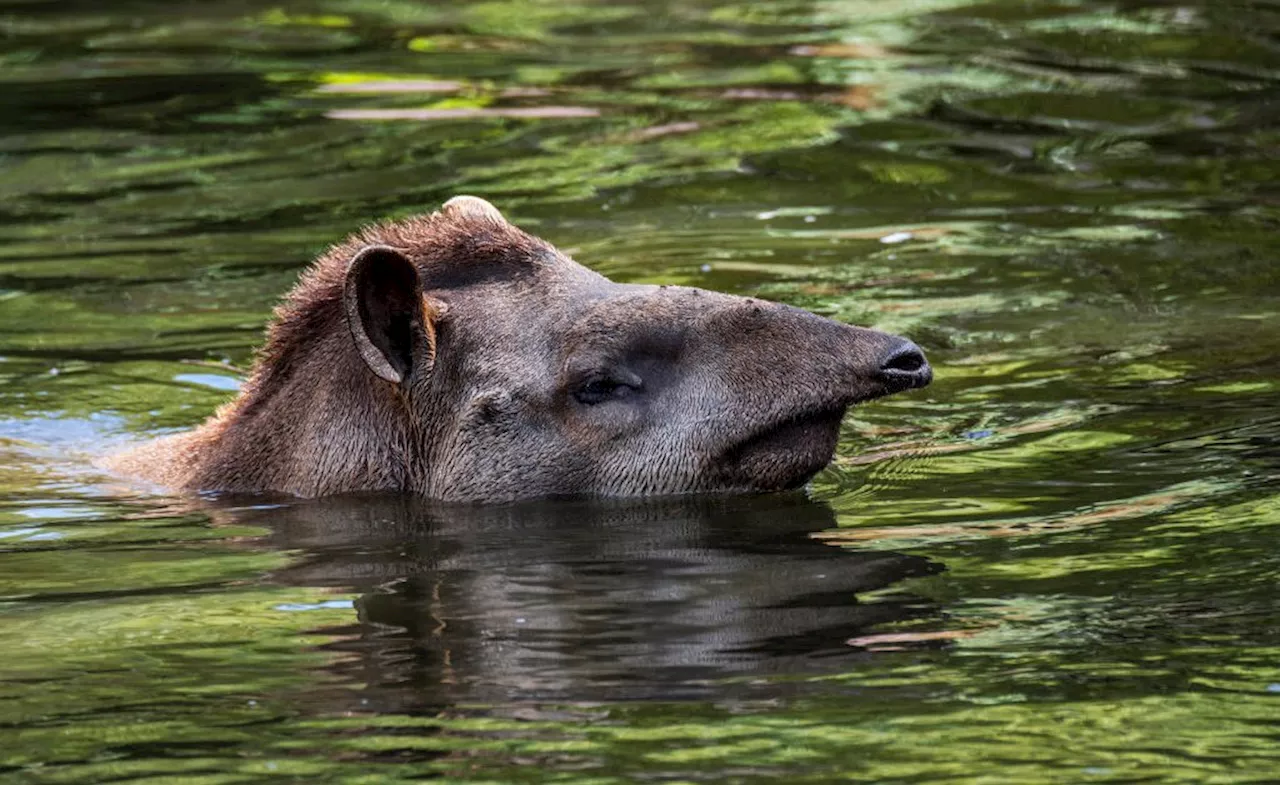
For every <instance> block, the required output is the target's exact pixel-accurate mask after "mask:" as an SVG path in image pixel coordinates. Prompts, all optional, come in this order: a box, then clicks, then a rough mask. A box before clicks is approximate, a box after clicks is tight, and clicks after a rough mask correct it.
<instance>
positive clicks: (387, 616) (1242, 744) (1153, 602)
mask: <svg viewBox="0 0 1280 785" xmlns="http://www.w3.org/2000/svg"><path fill="white" fill-rule="evenodd" d="M117 5H118V7H117ZM1278 30H1280V15H1278V13H1277V10H1276V8H1275V7H1274V5H1273V4H1267V3H1245V2H1207V0H1203V1H1199V2H1197V1H1193V0H1188V2H1184V3H1181V4H1172V5H1170V4H1150V3H1148V4H1142V3H1136V4H1135V3H1129V4H1120V5H1115V4H1104V3H1099V2H1090V1H1088V0H1081V1H1078V2H1076V1H1073V2H1059V1H1058V0H1035V1H1034V2H1012V1H1007V0H992V1H991V2H971V1H969V0H915V1H910V2H908V1H906V0H903V1H901V2H899V1H898V0H893V1H892V2H863V1H862V0H814V1H813V2H798V3H781V2H763V3H736V4H735V3H707V2H700V3H693V4H688V3H686V4H675V3H661V2H645V3H635V2H631V3H626V2H624V3H590V2H567V3H558V4H556V3H543V2H503V1H501V0H499V1H497V2H459V3H449V4H425V3H417V2H400V1H399V0H302V1H301V2H291V3H285V4H283V5H282V4H279V3H276V4H271V3H260V2H256V1H255V0H237V1H236V2H230V1H227V2H222V1H220V2H207V3H201V4H195V5H192V4H183V5H181V7H179V6H175V5H174V4H168V3H158V2H145V1H144V2H135V3H128V4H116V5H112V4H92V3H84V2H67V3H54V2H41V1H40V0H33V1H29V2H23V1H22V0H16V1H14V0H11V1H9V2H5V1H4V0H0V110H3V111H0V196H3V199H0V630H2V634H0V663H2V664H0V726H3V728H4V731H3V732H2V733H0V781H3V782H6V783H7V782H14V783H24V784H25V783H96V782H106V781H112V782H182V783H210V784H212V783H256V782H267V781H295V782H307V783H322V782H335V783H336V782H398V781H415V780H419V779H422V778H424V777H432V776H434V777H445V778H448V779H449V780H450V781H459V782H461V781H468V782H470V781H474V782H525V781H583V782H586V781H590V782H597V783H603V782H624V781H634V780H637V779H650V780H663V781H672V782H676V781H679V782H688V781H697V780H709V781H717V782H719V781H733V782H746V781H763V780H776V781H783V782H829V781H832V780H835V779H852V780H857V781H868V782H955V783H962V782H964V783H967V782H975V783H976V782H984V783H1029V782H1116V783H1119V782H1136V781H1151V782H1161V783H1180V782H1185V783H1193V782H1194V783H1201V782H1223V783H1225V782H1266V781H1272V780H1274V778H1275V776H1276V775H1275V772H1277V771H1280V753H1278V752H1277V750H1280V732H1278V731H1277V727H1278V726H1277V724H1276V719H1277V717H1280V665H1278V663H1280V613H1278V611H1277V608H1280V603H1278V602H1277V589H1276V587H1277V585H1280V550H1278V549H1277V547H1276V533H1277V531H1278V530H1277V526H1280V406H1278V405H1280V360H1278V359H1277V358H1280V276H1278V275H1277V253H1278V252H1280V242H1278V241H1277V239H1276V238H1277V236H1278V235H1277V231H1276V230H1277V226H1280V191H1277V188H1276V183H1277V182H1280V155H1278V154H1277V153H1278V152H1280V136H1278V135H1277V132H1276V129H1275V123H1274V119H1275V108H1276V107H1275V91H1276V85H1277V80H1278V79H1280V49H1278V48H1277V44H1276V40H1277V39H1276V35H1277V31H1278ZM460 192H466V193H475V194H478V195H481V196H484V197H486V198H488V199H491V200H492V201H494V202H495V203H497V204H498V205H499V206H500V207H501V208H502V209H503V210H504V212H506V213H507V214H508V215H510V216H511V217H512V218H513V219H514V220H516V221H517V222H519V223H521V224H522V225H523V226H526V227H527V228H529V229H531V230H532V231H535V232H537V233H538V234H541V235H543V236H545V237H546V238H547V239H549V240H551V241H553V242H555V243H556V244H557V245H559V246H560V247H562V248H564V249H565V250H566V251H569V252H570V253H572V254H573V255H574V256H575V257H576V258H577V259H578V260H579V261H581V262H583V263H584V264H587V265H588V266H591V267H592V268H594V269H597V270H599V271H601V272H603V273H605V274H606V275H609V276H611V277H613V278H615V279H617V280H622V281H636V282H658V283H680V284H689V285H696V286H702V287H706V288H710V289H717V290H722V291H729V292H734V293H750V294H754V295H759V296H761V297H766V298H770V299H775V300H781V301H785V302H788V303H791V304H794V305H798V306H801V307H805V308H808V309H811V310H814V311H816V312H819V313H822V314H824V315H827V316H831V317H833V318H837V319H841V320H844V321H848V322H853V323H858V324H865V325H872V326H876V327H879V328H882V329H886V330H890V331H894V332H900V333H904V334H907V335H910V336H911V337H912V338H913V339H914V340H916V341H917V342H918V343H920V344H921V345H922V346H923V347H924V348H925V349H926V350H927V351H928V353H929V356H930V359H931V361H932V362H933V363H934V365H935V368H936V381H935V383H934V384H933V386H931V387H929V388H928V389H926V390H923V391H919V392H915V393H911V394H908V395H903V396H898V397H895V398H893V399H890V400H886V401H879V402H876V403H874V404H871V405H867V406H864V407H861V408H859V409H857V410H855V411H854V412H852V413H851V414H850V416H849V417H848V419H847V420H846V422H845V426H844V432H843V434H842V437H841V444H840V448H839V450H838V453H837V457H836V460H835V462H834V463H833V465H832V466H831V468H830V469H828V470H827V471H825V472H823V473H822V474H821V475H819V477H818V478H817V479H816V480H815V481H814V483H813V484H812V486H811V487H810V488H809V489H808V491H807V493H806V494H803V495H785V496H771V497H761V498H754V499H680V500H671V499H666V500H650V501H645V502H632V503H618V502H613V503H586V502H559V503H554V504H552V503H529V504H523V505H514V506H508V507H500V508H458V507H448V506H441V505H433V504H430V503H428V502H423V501H421V500H412V499H387V498H354V499H338V500H326V501H320V502H303V501H292V500H289V501H280V500H274V499H272V500H264V499H227V498H204V497H197V498H176V497H172V496H166V495H163V494H162V493H160V492H159V491H158V490H155V489H147V488H138V487H133V486H129V485H126V484H124V483H122V482H121V481H120V480H118V479H115V478H112V477H110V476H107V475H105V474H104V473H102V472H101V471H99V470H97V469H95V468H94V466H93V463H92V459H93V458H94V457H96V456H97V455H100V454H101V453H103V452H107V451H109V450H111V449H114V448H116V447H118V446H119V445H121V444H124V443H127V442H129V441H132V440H135V439H138V438H142V437H144V436H148V435H153V434H158V433H165V432H170V431H173V430H178V429H183V428H188V427H191V426H193V425H195V424H196V423H198V422H200V421H201V420H203V419H204V418H205V417H206V416H208V414H209V413H210V412H212V411H213V410H214V409H215V408H216V407H217V406H218V405H219V404H221V403H223V402H225V401H226V400H227V399H228V397H229V396H230V395H231V394H232V392H233V391H234V390H236V389H237V388H238V386H239V384H240V382H241V380H242V378H243V376H242V373H241V371H240V370H239V369H240V368H242V367H243V366H245V365H246V364H247V363H248V362H249V360H250V357H251V352H252V350H253V348H254V347H255V346H256V345H257V344H258V342H259V341H260V338H261V331H262V327H263V325H264V324H265V322H266V320H267V319H268V318H269V315H270V310H271V308H272V306H273V305H274V304H275V302H276V301H277V298H278V297H279V296H280V294H281V293H282V292H284V291H285V290H286V289H287V288H288V287H289V286H290V285H291V283H292V282H293V281H294V280H295V278H296V275H297V273H298V272H299V271H300V270H301V269H302V268H303V267H304V266H305V265H306V263H307V261H308V260H309V259H311V258H313V257H314V256H315V255H316V254H317V253H319V252H320V251H322V250H323V249H324V248H325V247H326V246H327V245H328V244H329V243H332V242H334V241H336V240H338V239H340V238H341V237H342V236H344V235H345V234H346V233H348V232H350V231H352V230H354V229H355V228H357V227H358V226H360V225H361V224H363V223H366V222H368V221H371V220H374V219H378V218H383V217H398V216H405V215H409V214H412V213H417V212H422V211H425V210H429V209H433V208H434V207H436V206H437V205H438V204H439V203H440V202H441V201H443V200H444V199H446V198H448V197H449V196H451V195H453V194H455V193H460Z"/></svg>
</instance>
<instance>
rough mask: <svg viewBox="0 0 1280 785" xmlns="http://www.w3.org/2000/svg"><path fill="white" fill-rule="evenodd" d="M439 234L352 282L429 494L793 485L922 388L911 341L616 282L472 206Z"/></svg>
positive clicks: (459, 201) (380, 260)
mask: <svg viewBox="0 0 1280 785" xmlns="http://www.w3.org/2000/svg"><path fill="white" fill-rule="evenodd" d="M430 220H431V221H432V222H433V223H432V231H430V232H428V233H423V232H421V231H420V230H418V231H417V232H415V230H414V229H413V228H412V226H410V227H408V228H407V230H405V231H401V232H390V233H384V234H386V235H387V236H384V237H383V238H381V239H382V242H378V243H371V244H368V245H365V246H363V247H360V248H358V249H357V250H355V252H354V253H353V254H352V256H351V259H350V262H349V264H348V266H347V270H346V273H345V276H344V282H343V302H344V314H345V318H346V321H347V326H348V328H349V333H350V340H351V342H352V345H353V347H354V348H355V349H356V351H357V353H358V354H359V356H360V357H361V358H362V359H363V361H364V364H365V366H366V367H365V372H366V373H367V374H369V375H371V376H373V377H376V380H377V382H378V383H379V384H382V385H385V386H388V387H392V388H395V389H397V390H398V391H399V392H400V398H401V400H402V401H403V406H404V408H405V410H406V416H407V417H409V418H410V419H411V420H412V421H413V422H416V423H418V424H419V427H420V431H421V432H420V433H419V434H418V436H417V438H418V439H419V440H420V442H421V449H420V450H419V451H418V454H419V456H420V457H419V458H418V460H420V461H421V465H420V466H416V467H413V470H412V471H411V472H410V475H411V476H412V477H414V478H415V482H416V484H417V485H418V486H419V487H417V488H415V490H418V491H420V492H423V493H425V494H427V495H431V496H437V497H445V498H459V499H495V498H498V499H509V498H515V497H527V496H546V495H560V494H573V495H577V494H591V495H612V496H618V495H623V496H634V495H645V494H673V493H688V492H701V491H731V490H734V491H768V490H780V489H785V488H792V487H795V486H798V485H801V484H803V483H804V482H805V481H806V480H808V479H809V478H810V477H812V476H813V474H814V473H815V472H817V471H818V470H820V469H821V468H822V467H823V466H825V465H826V464H827V463H828V462H829V461H830V460H831V456H832V453H833V452H834V449H835V445H836V436H837V432H838V430H839V426H840V421H841V418H842V417H843V415H844V413H845V411H846V409H847V408H848V407H849V406H850V405H852V404H855V403H858V402H861V401H866V400H870V399H872V398H877V397H880V396H883V395H887V394H890V393H894V392H898V391H901V390H906V389H910V388H914V387H923V386H924V385H926V384H928V383H929V381H930V378H931V371H930V368H929V365H928V363H927V362H926V361H925V358H924V355H923V353H922V352H921V351H920V349H919V348H918V347H917V346H916V345H915V344H913V343H911V342H910V341H908V340H906V339H903V338H899V337H895V336H892V335H887V334H885V333H881V332H876V331H874V330H868V329H863V328H859V327H851V326H849V325H845V324H840V323H838V322H834V321H831V320H829V319H824V318H821V317H819V316H816V315H814V314H811V313H809V312H807V311H803V310H799V309H797V308H792V307H789V306H786V305H780V304H776V303H771V302H765V301H761V300H757V299H753V298H746V297H735V296H730V295H725V294H717V293H713V292H708V291H704V290H701V289H694V288H688V287H678V286H648V285H628V284H618V283H614V282H612V281H610V280H608V279H606V278H604V277H603V276H600V275H598V274H596V273H594V272H592V271H590V270H588V269H586V268H585V267H582V266H581V265H579V264H577V263H576V262H574V261H572V260H570V259H569V258H567V257H566V256H564V255H563V254H561V253H560V252H558V251H557V250H556V249H554V248H553V247H551V246H550V245H548V244H546V243H544V242H542V241H540V240H538V239H536V238H533V237H531V236H529V235H527V234H525V233H524V232H521V231H520V230H519V229H517V228H515V227H514V226H512V225H511V224H510V223H508V222H507V221H506V220H505V219H504V218H503V216H502V215H501V214H500V213H499V212H498V211H497V210H496V209H495V208H494V207H493V206H492V205H490V204H489V203H488V202H485V201H483V200H480V199H477V198H474V197H457V198H455V199H453V200H450V201H449V202H448V203H447V204H446V205H445V207H444V209H443V210H442V212H441V213H439V214H437V215H436V216H435V217H434V218H432V219H430ZM426 236H430V237H431V238H432V239H433V240H434V241H435V242H434V243H433V244H430V245H427V246H424V245H423V244H422V243H421V242H416V240H418V239H419V237H426ZM442 240H443V242H441V241H442Z"/></svg>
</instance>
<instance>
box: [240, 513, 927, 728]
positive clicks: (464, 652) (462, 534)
mask: <svg viewBox="0 0 1280 785" xmlns="http://www.w3.org/2000/svg"><path fill="white" fill-rule="evenodd" d="M245 514H246V513H243V512H242V513H238V514H237V517H242V516H243V515H245ZM261 514H262V520H261V521H260V522H261V523H264V524H266V525H268V526H270V527H271V528H272V530H273V532H274V534H273V536H272V539H273V544H274V545H279V546H282V547H286V548H289V549H296V550H298V551H300V556H299V558H298V561H297V562H296V563H295V564H293V565H292V566H291V567H289V568H287V569H285V570H283V571H281V572H280V573H278V574H277V576H276V577H277V578H278V580H280V581H283V582H287V583H290V584H295V585H302V586H309V587H331V588H334V589H338V590H343V591H355V592H358V593H359V594H360V598H359V599H358V600H357V602H356V612H357V615H358V623H356V624H354V625H353V626H352V627H351V628H350V629H347V630H341V631H338V632H339V633H342V634H341V635H340V637H339V640H338V642H337V643H335V644H334V647H336V648H338V649H340V650H347V651H349V652H350V656H346V657H340V658H339V662H338V664H337V665H335V668H336V669H337V670H338V671H340V672H342V674H343V675H344V676H345V677H347V678H350V679H353V680H356V681H358V682H364V683H365V684H367V685H368V687H369V688H371V690H373V692H372V693H370V694H375V695H378V696H379V699H380V700H381V701H387V700H390V701H391V702H392V703H394V704H396V705H401V706H403V705H404V704H424V703H425V704H438V703H453V702H456V701H488V700H510V699H522V698H530V699H548V700H599V699H624V698H643V699H656V698H674V697H682V696H693V695H707V694H714V693H715V692H716V691H717V690H719V689H722V688H723V687H724V685H726V684H728V683H731V682H734V681H741V680H740V679H735V677H743V676H753V675H766V674H803V673H809V672H814V671H816V670H824V669H827V668H830V667H847V666H848V665H849V663H848V661H847V660H845V659H844V658H842V657H838V656H835V655H840V654H844V655H854V656H857V655H856V652H855V651H854V650H853V649H851V648H850V647H849V646H847V644H846V643H845V641H847V640H848V639H849V638H850V637H852V636H854V635H857V634H859V633H860V632H863V631H865V630H867V629H868V628H871V627H873V626H875V625H882V624H885V623H887V622H893V621H897V620H902V619H906V618H910V617H913V616H918V615H921V614H927V613H930V610H929V608H928V607H927V606H926V604H924V603H922V602H921V601H919V600H918V598H913V597H911V596H910V595H909V594H898V593H888V594H890V595H891V596H892V598H891V599H878V600H877V601H875V602H868V603H864V602H859V600H858V597H857V595H858V594H859V593H864V592H869V591H873V590H879V589H883V588H885V587H888V586H890V585H892V584H894V583H895V582H897V581H899V580H902V579H904V578H907V577H914V576H921V575H927V574H930V573H933V572H936V571H938V570H939V569H941V567H940V566H939V565H937V564H935V563H933V562H930V561H928V560H927V559H923V558H920V557H914V556H907V555H903V554H897V553H889V552H876V551H860V552H858V551H849V550H844V549H841V548H837V547H833V546H830V545H825V544H822V543H820V542H818V541H815V540H814V539H812V538H811V537H810V536H809V535H810V534H811V533H813V532H815V531H820V530H822V529H826V528H830V527H832V526H833V525H834V524H835V521H834V516H833V514H832V512H831V510H830V508H829V507H827V506H825V505H823V504H819V503H815V502H812V501H810V500H808V499H805V498H804V497H802V496H799V495H782V496H757V497H710V498H708V497H701V498H687V499H663V500H638V501H625V502H624V501H613V502H602V501H590V502H588V501H553V502H538V503H522V504H517V505H509V506H501V507H478V506H475V507H473V506H457V505H442V504H439V503H433V502H430V501H425V500H423V499H420V498H412V497H401V496H394V497H355V498H352V497H338V498H328V499H321V500H315V501H307V502H298V503H295V504H293V505H291V506H287V507H284V508H277V509H273V510H270V511H269V512H264V513H261Z"/></svg>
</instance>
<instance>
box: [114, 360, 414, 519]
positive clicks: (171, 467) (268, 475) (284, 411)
mask: <svg viewBox="0 0 1280 785" xmlns="http://www.w3.org/2000/svg"><path fill="white" fill-rule="evenodd" d="M344 338H346V336H331V337H329V338H328V339H324V338H321V339H319V340H317V341H316V342H315V343H314V344H313V345H311V346H309V347H306V351H300V352H298V353H297V354H296V355H294V356H293V357H289V358H282V357H280V356H276V357H273V358H271V359H270V362H268V361H267V360H266V359H263V360H260V361H259V363H258V365H257V367H256V368H255V372H254V374H253V375H252V376H251V378H250V379H249V381H248V382H247V383H246V384H245V387H244V390H243V391H242V393H241V394H240V396H239V397H238V398H237V399H236V400H234V401H232V402H231V403H229V404H228V405H226V406H225V407H223V408H222V409H221V410H219V412H218V414H217V415H216V416H215V417H214V418H213V419H211V420H210V421H209V422H207V423H206V424H205V425H204V426H202V427H200V428H199V429H197V430H195V431H194V432H191V433H189V434H183V435H179V436H176V437H172V438H171V439H167V440H161V441H160V442H158V443H156V445H155V449H158V450H160V451H162V452H163V453H164V454H161V455H152V456H139V457H140V458H143V461H140V463H150V464H152V465H156V464H160V465H162V466H164V467H165V468H164V469H163V472H164V473H165V474H166V476H162V477H153V479H156V480H158V481H160V482H161V483H162V484H165V485H178V486H181V487H185V488H190V489H219V490H225V491H232V492H267V491H270V492H284V493H290V494H294V495H297V496H323V495H328V494H334V493H344V492H354V491H378V490H385V491H392V490H405V489H407V488H408V487H409V483H410V476H409V475H410V472H411V469H410V467H411V466H412V465H413V463H414V462H413V457H412V454H411V453H412V450H413V440H412V439H411V435H410V426H409V417H408V416H407V406H406V402H405V401H404V400H403V393H402V392H401V390H400V389H399V388H398V387H397V386H396V385H393V384H391V383H389V382H386V381H384V380H382V379H379V378H377V377H376V376H374V375H373V374H372V373H370V372H369V370H368V368H367V367H366V366H365V365H364V364H363V363H362V362H361V361H360V360H359V358H358V357H357V356H356V355H355V354H354V352H353V351H351V350H350V348H349V344H348V343H347V342H345V341H344V340H343V339H344ZM298 348H299V349H301V348H302V347H298ZM282 359H283V360H286V361H284V362H282V361H281V360H282ZM287 360H295V361H294V362H289V361H287ZM143 449H144V450H145V449H146V448H143ZM127 457H128V456H126V459H127ZM157 459H158V460H157ZM126 468H127V467H126Z"/></svg>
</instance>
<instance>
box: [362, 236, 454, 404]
mask: <svg viewBox="0 0 1280 785" xmlns="http://www.w3.org/2000/svg"><path fill="white" fill-rule="evenodd" d="M342 305H343V308H344V310H345V311H346V314H347V326H348V327H350V328H351V337H352V339H353V340H354V341H355V344H356V350H357V351H358V352H359V353H360V357H361V358H362V359H363V360H364V362H365V364H366V365H368V366H369V370H371V371H373V372H374V373H375V374H377V375H378V376H379V377H381V378H383V379H386V380H387V381H389V382H393V383H396V384H399V383H400V382H403V381H404V380H405V379H406V378H407V377H408V376H409V373H410V372H411V371H413V370H414V363H415V361H416V362H419V363H426V368H419V369H418V370H419V371H424V372H425V371H429V370H430V368H431V364H432V362H433V361H434V360H435V343H436V342H435V325H434V324H433V323H432V319H433V317H434V315H435V314H434V313H431V312H430V309H429V308H428V307H427V303H426V302H425V301H424V299H423V296H422V284H421V282H420V281H419V279H418V270H417V268H416V267H414V266H413V262H412V261H410V260H409V257H407V256H405V255H404V254H403V253H401V252H400V251H398V250H396V249H395V248H392V247H390V246H386V245H370V246H366V247H364V248H362V249H360V251H359V253H357V254H356V255H355V256H354V257H352V259H351V264H350V265H349V266H348V267H347V277H346V281H345V282H344V284H343V287H342Z"/></svg>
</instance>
